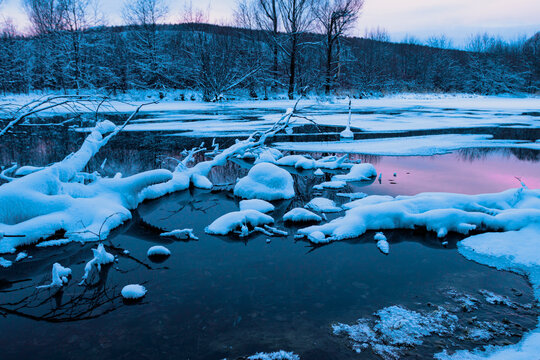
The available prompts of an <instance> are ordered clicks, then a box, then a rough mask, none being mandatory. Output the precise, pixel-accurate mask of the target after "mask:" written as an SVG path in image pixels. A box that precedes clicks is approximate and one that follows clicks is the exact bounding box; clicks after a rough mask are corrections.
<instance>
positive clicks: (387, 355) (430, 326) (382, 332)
mask: <svg viewBox="0 0 540 360" xmlns="http://www.w3.org/2000/svg"><path fill="white" fill-rule="evenodd" d="M374 315H375V316H376V320H375V321H370V320H368V319H359V320H358V322H357V323H356V324H354V325H347V324H335V325H333V326H332V329H333V332H334V334H335V335H346V336H348V338H349V340H350V341H351V342H352V345H353V349H354V350H355V351H356V352H361V351H362V350H364V349H367V348H368V347H371V349H372V351H373V352H375V353H376V354H377V355H379V356H381V357H382V358H384V359H398V358H400V353H401V351H402V350H403V349H405V348H409V347H413V346H416V345H420V344H422V342H423V340H422V339H423V338H424V337H426V336H429V335H432V334H437V335H439V336H443V335H447V334H450V333H452V332H453V331H454V329H455V327H456V324H457V320H458V318H457V317H456V316H455V315H452V314H450V313H449V312H448V311H446V310H445V309H444V308H442V307H439V308H438V309H437V310H435V311H433V312H430V313H419V312H416V311H412V310H408V309H406V308H403V307H401V306H390V307H387V308H384V309H381V310H379V311H377V312H376V313H375V314H374Z"/></svg>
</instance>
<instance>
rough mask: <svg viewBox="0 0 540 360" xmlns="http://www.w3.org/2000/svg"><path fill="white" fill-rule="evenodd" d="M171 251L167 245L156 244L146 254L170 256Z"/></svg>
mask: <svg viewBox="0 0 540 360" xmlns="http://www.w3.org/2000/svg"><path fill="white" fill-rule="evenodd" d="M170 255H171V251H170V250H169V249H167V248H166V247H165V246H161V245H156V246H152V247H151V248H150V249H148V251H147V252H146V256H148V257H150V256H170Z"/></svg>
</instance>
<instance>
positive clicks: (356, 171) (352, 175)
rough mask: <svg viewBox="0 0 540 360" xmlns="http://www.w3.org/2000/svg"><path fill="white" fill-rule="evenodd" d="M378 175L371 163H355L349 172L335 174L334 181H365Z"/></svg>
mask: <svg viewBox="0 0 540 360" xmlns="http://www.w3.org/2000/svg"><path fill="white" fill-rule="evenodd" d="M376 176H377V170H375V167H374V166H373V165H371V164H367V163H366V164H354V165H353V166H352V168H351V170H350V171H349V173H348V174H341V175H334V176H333V177H332V180H333V181H339V180H345V181H364V180H369V179H371V178H374V177H376Z"/></svg>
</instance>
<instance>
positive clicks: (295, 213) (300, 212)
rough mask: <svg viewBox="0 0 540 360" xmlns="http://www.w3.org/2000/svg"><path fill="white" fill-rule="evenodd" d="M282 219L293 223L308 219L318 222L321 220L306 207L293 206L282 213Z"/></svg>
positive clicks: (308, 220)
mask: <svg viewBox="0 0 540 360" xmlns="http://www.w3.org/2000/svg"><path fill="white" fill-rule="evenodd" d="M283 221H290V222H295V223H299V222H310V221H316V222H320V221H322V218H321V217H320V216H319V215H317V214H315V213H312V212H311V211H309V210H307V209H303V208H294V209H292V210H290V211H289V212H287V213H286V214H285V215H283Z"/></svg>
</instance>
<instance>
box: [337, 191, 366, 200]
mask: <svg viewBox="0 0 540 360" xmlns="http://www.w3.org/2000/svg"><path fill="white" fill-rule="evenodd" d="M336 196H341V197H346V198H349V199H350V200H358V199H363V198H365V197H366V196H368V195H367V194H366V193H363V192H355V193H337V194H336Z"/></svg>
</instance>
